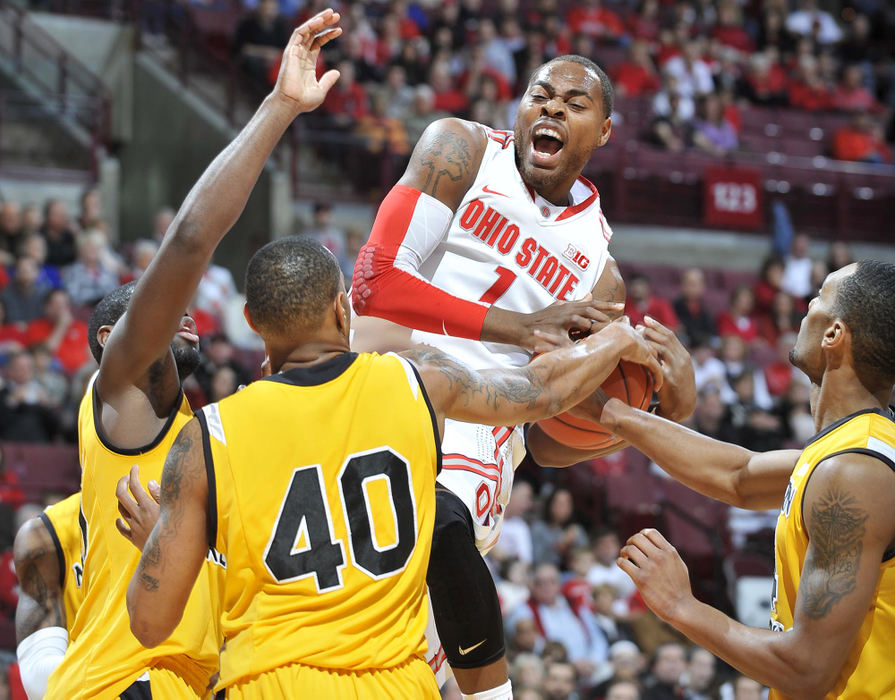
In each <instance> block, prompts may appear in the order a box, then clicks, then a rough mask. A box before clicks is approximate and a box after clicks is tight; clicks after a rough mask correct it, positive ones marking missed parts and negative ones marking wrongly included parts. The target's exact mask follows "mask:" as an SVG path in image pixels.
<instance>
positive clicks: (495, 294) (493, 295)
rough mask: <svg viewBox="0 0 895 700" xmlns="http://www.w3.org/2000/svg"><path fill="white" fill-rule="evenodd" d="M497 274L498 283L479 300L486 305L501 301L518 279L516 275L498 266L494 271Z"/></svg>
mask: <svg viewBox="0 0 895 700" xmlns="http://www.w3.org/2000/svg"><path fill="white" fill-rule="evenodd" d="M494 271H495V272H496V273H497V281H496V282H495V283H494V284H492V285H491V286H490V287H488V289H487V290H485V293H484V294H482V296H481V297H480V298H479V301H482V302H484V303H486V304H493V303H494V302H495V301H497V300H498V299H500V298H501V297H502V296H503V295H504V294H505V293H506V291H507V290H508V289H509V288H510V285H511V284H513V281H514V280H515V279H516V273H515V272H513V271H512V270H508V269H507V268H505V267H501V266H500V265H498V266H497V268H495V270H494Z"/></svg>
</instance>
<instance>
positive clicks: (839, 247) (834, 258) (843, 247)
mask: <svg viewBox="0 0 895 700" xmlns="http://www.w3.org/2000/svg"><path fill="white" fill-rule="evenodd" d="M853 262H855V257H854V255H852V252H851V248H849V246H848V243H846V242H845V241H833V242H832V243H831V244H830V251H829V253H828V255H827V272H828V273H830V272H835V271H836V270H839V269H842V268H843V267H845V266H846V265H851V264H852V263H853Z"/></svg>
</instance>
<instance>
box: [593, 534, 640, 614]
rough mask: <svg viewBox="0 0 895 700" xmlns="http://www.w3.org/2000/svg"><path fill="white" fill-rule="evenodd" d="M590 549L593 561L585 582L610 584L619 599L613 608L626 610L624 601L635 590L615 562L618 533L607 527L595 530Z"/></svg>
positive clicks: (596, 585)
mask: <svg viewBox="0 0 895 700" xmlns="http://www.w3.org/2000/svg"><path fill="white" fill-rule="evenodd" d="M592 549H593V553H594V562H593V564H592V565H591V567H590V570H589V571H588V572H587V576H586V577H587V582H588V583H589V584H590V585H591V587H593V588H597V587H598V586H602V585H609V586H612V588H613V590H614V591H615V592H616V596H617V598H618V599H619V604H618V605H617V606H616V608H615V611H616V613H619V614H623V613H625V612H627V605H626V604H625V602H624V601H625V600H626V599H627V598H628V596H630V595H631V594H632V593H633V592H634V591H635V590H636V587H635V586H634V584H633V582H632V581H631V579H630V577H628V576H627V575H625V573H624V572H623V571H622V570H621V569H619V568H618V564H616V560H617V559H618V555H619V552H620V551H621V542H620V541H619V538H618V533H616V532H615V530H611V529H609V528H601V529H599V530H597V532H596V533H595V534H594V537H593V547H592ZM620 574H621V575H620Z"/></svg>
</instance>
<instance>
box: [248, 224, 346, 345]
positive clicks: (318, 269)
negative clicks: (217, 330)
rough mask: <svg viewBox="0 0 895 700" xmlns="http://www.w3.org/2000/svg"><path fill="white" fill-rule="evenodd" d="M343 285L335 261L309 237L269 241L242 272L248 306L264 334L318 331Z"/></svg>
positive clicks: (257, 325)
mask: <svg viewBox="0 0 895 700" xmlns="http://www.w3.org/2000/svg"><path fill="white" fill-rule="evenodd" d="M341 286H342V272H341V270H340V269H339V263H338V261H337V260H336V257H335V256H334V255H333V254H332V253H331V252H330V251H329V250H327V249H326V248H325V247H324V246H323V245H322V244H320V243H318V242H317V241H316V240H314V239H312V238H309V237H308V236H289V237H288V238H281V239H280V240H277V241H272V242H271V243H268V244H267V245H265V246H263V247H262V248H261V249H259V250H258V252H257V253H255V254H254V255H253V256H252V259H251V260H249V264H248V267H247V268H246V306H247V307H248V310H249V315H250V316H251V317H252V322H253V323H254V324H255V326H256V327H257V328H258V330H259V331H261V332H262V333H264V332H276V331H285V330H287V329H290V330H292V331H298V332H304V331H308V330H313V329H315V328H317V327H318V326H319V324H320V323H321V321H322V319H323V315H324V314H325V313H326V309H327V307H328V306H329V305H330V303H331V302H332V301H333V299H335V298H336V295H337V294H338V293H339V289H340V288H341Z"/></svg>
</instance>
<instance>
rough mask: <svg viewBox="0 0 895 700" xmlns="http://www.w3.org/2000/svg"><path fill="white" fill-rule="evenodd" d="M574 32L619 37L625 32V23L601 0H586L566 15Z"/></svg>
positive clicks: (611, 37) (608, 37) (605, 37)
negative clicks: (604, 5)
mask: <svg viewBox="0 0 895 700" xmlns="http://www.w3.org/2000/svg"><path fill="white" fill-rule="evenodd" d="M566 22H567V23H568V25H569V29H570V30H571V31H572V34H586V35H587V36H590V37H593V38H595V39H618V38H619V37H620V36H621V35H622V34H624V33H625V25H624V24H622V21H621V20H620V19H619V17H618V15H617V14H615V13H614V12H613V11H612V10H610V9H608V8H606V7H603V4H602V2H601V1H600V0H584V2H582V3H581V4H580V5H578V4H576V5H575V6H574V7H573V8H572V9H571V10H569V12H568V14H567V15H566Z"/></svg>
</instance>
